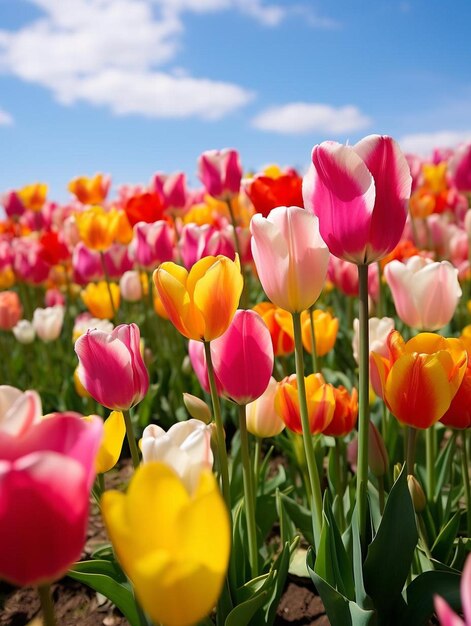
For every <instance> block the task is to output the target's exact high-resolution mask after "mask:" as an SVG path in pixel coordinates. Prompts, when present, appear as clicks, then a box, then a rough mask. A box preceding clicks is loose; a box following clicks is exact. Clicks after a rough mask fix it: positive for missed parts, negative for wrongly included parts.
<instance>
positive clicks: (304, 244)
mask: <svg viewBox="0 0 471 626" xmlns="http://www.w3.org/2000/svg"><path fill="white" fill-rule="evenodd" d="M250 231H251V233H252V254H253V258H254V261H255V265H256V267H257V272H258V276H259V278H260V282H261V283H262V287H263V289H264V290H265V293H266V294H267V296H268V297H269V298H270V300H271V301H272V302H273V303H274V304H276V305H277V306H279V307H281V308H282V309H285V310H286V311H290V312H292V313H293V312H301V311H304V310H305V309H308V308H309V307H310V306H311V305H312V304H314V302H315V301H316V300H317V298H318V297H319V294H320V293H321V291H322V288H323V286H324V281H325V276H326V272H327V265H328V262H329V251H328V249H327V246H326V245H325V243H324V242H323V241H322V238H321V236H320V234H319V222H318V219H317V217H315V216H314V215H312V214H310V213H308V212H307V211H305V210H304V209H301V208H299V207H278V208H276V209H273V210H272V211H271V212H270V213H269V215H268V217H266V218H265V217H262V215H260V214H256V215H254V216H253V217H252V221H251V222H250Z"/></svg>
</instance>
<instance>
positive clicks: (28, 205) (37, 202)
mask: <svg viewBox="0 0 471 626" xmlns="http://www.w3.org/2000/svg"><path fill="white" fill-rule="evenodd" d="M17 195H18V197H19V198H20V200H21V202H22V204H23V206H24V207H25V209H30V210H31V211H35V212H39V211H40V210H41V209H42V208H43V205H44V203H45V202H46V195H47V185H45V184H44V183H33V184H32V185H26V186H25V187H23V188H22V189H20V190H19V191H18V192H17Z"/></svg>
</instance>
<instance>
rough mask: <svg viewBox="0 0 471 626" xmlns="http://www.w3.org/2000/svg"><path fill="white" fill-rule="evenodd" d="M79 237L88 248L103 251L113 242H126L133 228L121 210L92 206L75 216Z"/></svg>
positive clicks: (130, 236) (131, 235) (128, 240)
mask: <svg viewBox="0 0 471 626" xmlns="http://www.w3.org/2000/svg"><path fill="white" fill-rule="evenodd" d="M75 220H76V223H77V227H78V230H79V234H80V238H81V240H82V241H83V243H84V244H85V245H86V246H87V248H90V250H97V251H98V252H104V251H105V250H108V248H110V247H111V245H112V244H113V243H115V242H117V243H121V244H128V243H129V242H130V241H131V239H132V237H133V230H132V227H131V224H130V223H129V220H128V218H127V215H126V213H125V212H124V211H122V210H117V209H111V210H110V211H105V209H104V208H103V207H101V206H92V207H90V208H89V209H87V210H86V211H82V212H80V213H77V214H76V216H75Z"/></svg>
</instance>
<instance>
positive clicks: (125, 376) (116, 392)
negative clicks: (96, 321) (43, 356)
mask: <svg viewBox="0 0 471 626" xmlns="http://www.w3.org/2000/svg"><path fill="white" fill-rule="evenodd" d="M75 352H76V353H77V356H78V358H79V367H78V376H79V379H80V382H81V383H82V385H83V386H84V387H85V389H86V390H87V391H88V393H89V394H90V395H91V396H92V397H93V398H95V400H96V401H97V402H99V403H100V404H102V405H103V406H105V407H107V408H108V409H111V410H112V411H125V410H128V409H129V408H131V407H132V406H134V405H135V404H137V403H138V402H140V401H141V400H142V399H143V398H144V396H145V395H146V393H147V389H148V388H149V375H148V373H147V369H146V366H145V365H144V361H143V359H142V355H141V350H140V333H139V327H138V326H137V325H136V324H129V325H128V324H121V325H120V326H117V327H116V328H115V329H114V330H113V331H111V333H107V332H105V331H102V330H88V331H87V332H86V334H85V335H82V336H81V337H79V338H78V339H77V341H76V342H75Z"/></svg>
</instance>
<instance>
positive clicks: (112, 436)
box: [85, 411, 126, 474]
mask: <svg viewBox="0 0 471 626" xmlns="http://www.w3.org/2000/svg"><path fill="white" fill-rule="evenodd" d="M85 419H86V420H90V417H87V418H85ZM125 434H126V426H125V423H124V416H123V414H122V413H121V411H112V412H111V413H110V415H109V417H108V418H107V419H106V420H105V422H104V424H103V439H102V442H101V445H100V449H99V450H98V454H97V457H96V459H95V469H96V472H97V474H104V473H105V472H109V471H110V469H112V468H113V467H114V466H115V465H116V463H117V462H118V461H119V455H120V454H121V449H122V447H123V441H124V436H125Z"/></svg>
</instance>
